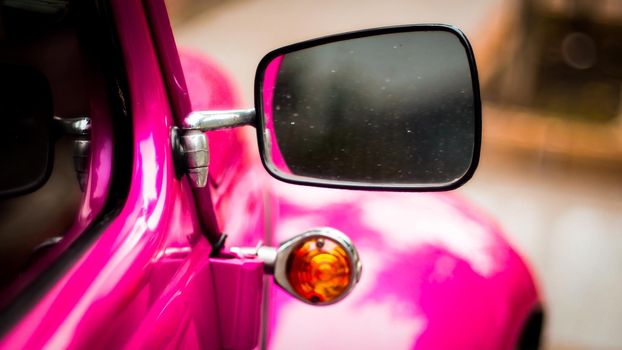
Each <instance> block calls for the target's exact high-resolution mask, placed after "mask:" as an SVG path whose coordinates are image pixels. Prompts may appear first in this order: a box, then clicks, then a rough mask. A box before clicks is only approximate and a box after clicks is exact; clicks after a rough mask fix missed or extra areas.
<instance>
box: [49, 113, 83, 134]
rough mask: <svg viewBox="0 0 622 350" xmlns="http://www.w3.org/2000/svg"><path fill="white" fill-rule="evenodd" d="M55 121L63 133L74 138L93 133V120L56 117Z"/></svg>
mask: <svg viewBox="0 0 622 350" xmlns="http://www.w3.org/2000/svg"><path fill="white" fill-rule="evenodd" d="M54 121H55V122H56V123H58V125H59V126H60V127H61V129H62V130H63V132H64V133H65V134H68V135H73V136H85V135H89V134H90V133H91V118H89V117H87V116H84V117H77V118H62V117H57V116H55V117H54Z"/></svg>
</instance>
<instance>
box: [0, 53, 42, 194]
mask: <svg viewBox="0 0 622 350" xmlns="http://www.w3.org/2000/svg"><path fill="white" fill-rule="evenodd" d="M52 118H53V109H52V93H51V91H50V87H49V84H48V81H47V79H46V78H45V76H44V75H43V74H42V73H40V72H39V71H37V70H36V69H34V68H31V67H26V66H21V65H13V64H5V63H3V64H0V123H2V131H3V133H2V137H0V169H2V170H1V171H0V197H9V196H13V195H18V194H24V193H28V192H32V191H34V190H36V189H37V188H38V187H39V186H41V185H43V183H45V181H46V180H47V179H48V177H49V175H50V171H51V167H52V154H53V149H52V147H51V144H52V140H51V127H52V120H53V119H52Z"/></svg>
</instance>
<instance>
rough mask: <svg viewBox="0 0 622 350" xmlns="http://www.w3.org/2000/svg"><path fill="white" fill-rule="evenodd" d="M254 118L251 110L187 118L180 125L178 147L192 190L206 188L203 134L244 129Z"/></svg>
mask: <svg viewBox="0 0 622 350" xmlns="http://www.w3.org/2000/svg"><path fill="white" fill-rule="evenodd" d="M255 115H256V114H255V109H254V108H250V109H236V110H227V111H196V112H192V113H190V114H188V116H187V117H186V118H185V119H184V122H183V123H184V125H183V128H182V130H183V131H182V135H181V146H182V148H183V153H184V156H185V159H186V173H187V174H188V176H189V178H190V183H191V185H192V187H193V188H203V187H205V186H206V185H207V172H208V169H209V146H208V143H207V137H206V136H205V134H204V132H206V131H213V130H220V129H228V128H236V127H239V126H244V125H251V126H255V120H256V118H255Z"/></svg>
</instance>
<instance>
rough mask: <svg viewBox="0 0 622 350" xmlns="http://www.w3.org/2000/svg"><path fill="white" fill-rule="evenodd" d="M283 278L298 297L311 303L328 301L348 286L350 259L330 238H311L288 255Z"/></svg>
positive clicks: (340, 293) (349, 280)
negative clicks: (285, 272)
mask: <svg viewBox="0 0 622 350" xmlns="http://www.w3.org/2000/svg"><path fill="white" fill-rule="evenodd" d="M287 279H288V280H289V283H290V285H291V286H292V288H293V289H294V291H296V293H297V294H298V295H299V296H300V297H302V298H304V299H306V300H308V301H310V302H312V303H322V302H330V301H333V300H335V299H336V298H339V296H340V295H342V294H343V293H344V292H345V291H346V290H347V289H348V286H349V285H350V282H351V276H350V259H349V258H348V255H347V254H346V252H345V250H344V249H343V248H342V247H341V246H340V245H338V244H337V243H336V242H335V241H333V240H332V239H329V238H324V237H311V238H309V239H307V240H305V241H304V242H303V243H301V244H300V245H299V246H298V247H297V248H295V249H294V250H293V251H292V253H291V255H290V256H289V260H288V261H287Z"/></svg>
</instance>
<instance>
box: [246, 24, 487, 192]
mask: <svg viewBox="0 0 622 350" xmlns="http://www.w3.org/2000/svg"><path fill="white" fill-rule="evenodd" d="M255 111H256V115H257V117H258V120H257V124H256V125H257V132H258V138H259V146H260V151H261V157H262V161H263V164H264V166H265V168H266V169H267V170H268V172H270V174H272V175H273V176H275V177H276V178H278V179H281V180H283V181H286V182H290V183H296V184H306V185H316V186H324V187H336V188H363V189H385V190H407V191H435V190H448V189H453V188H457V187H459V186H460V185H462V184H463V183H464V182H466V181H467V180H468V179H469V178H470V177H471V176H472V174H473V172H474V171H475V168H476V167H477V163H478V160H479V151H480V143H481V102H480V94H479V83H478V79H477V70H476V67H475V60H474V57H473V52H472V49H471V47H470V45H469V43H468V41H467V39H466V37H465V36H464V34H463V33H462V32H460V31H459V30H458V29H455V28H453V27H450V26H445V25H415V26H406V27H392V28H380V29H373V30H367V31H360V32H354V33H346V34H341V35H336V36H331V37H326V38H321V39H316V40H311V41H306V42H302V43H298V44H294V45H291V46H286V47H283V48H280V49H277V50H275V51H272V52H270V53H269V54H268V55H266V56H265V57H264V58H263V59H262V61H261V62H260V63H259V67H258V68H257V76H256V79H255Z"/></svg>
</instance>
